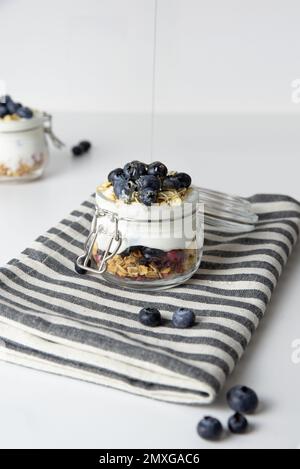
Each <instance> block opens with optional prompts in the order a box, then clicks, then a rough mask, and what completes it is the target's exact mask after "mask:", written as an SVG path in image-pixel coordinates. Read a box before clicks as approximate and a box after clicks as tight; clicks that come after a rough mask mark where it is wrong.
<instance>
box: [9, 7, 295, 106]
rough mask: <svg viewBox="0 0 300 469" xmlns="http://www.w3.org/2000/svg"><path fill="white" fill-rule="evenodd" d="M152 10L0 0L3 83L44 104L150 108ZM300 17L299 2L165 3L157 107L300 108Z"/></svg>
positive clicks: (161, 9)
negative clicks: (299, 98)
mask: <svg viewBox="0 0 300 469" xmlns="http://www.w3.org/2000/svg"><path fill="white" fill-rule="evenodd" d="M153 8H154V0H85V1H83V0H51V1H40V0H0V30H1V41H0V57H1V65H0V79H3V80H6V81H7V84H8V89H9V91H10V92H11V94H12V95H14V96H16V97H17V98H18V99H20V100H25V101H26V102H27V103H29V104H31V105H34V106H36V107H39V108H43V109H48V110H52V111H53V110H76V111H78V110H80V111H101V112H114V111H121V112H147V111H149V110H150V107H151V80H152V73H151V69H152V48H153ZM299 17H300V3H299V1H298V0H243V1H240V0H226V1H224V0H158V22H157V75H156V78H157V99H156V107H157V110H158V111H160V112H188V113H189V112H193V113H194V112H196V113H198V112H201V113H203V112H230V113H232V112H298V111H299V108H300V105H299V106H298V107H297V106H295V105H293V104H292V103H291V99H290V95H291V81H292V80H294V79H296V78H298V77H299V76H300V63H299V60H298V56H299V43H300V29H299ZM3 58H4V60H3Z"/></svg>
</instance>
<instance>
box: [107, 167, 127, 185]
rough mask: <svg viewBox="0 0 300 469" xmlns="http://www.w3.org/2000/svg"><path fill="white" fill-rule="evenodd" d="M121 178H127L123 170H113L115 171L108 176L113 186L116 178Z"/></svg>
mask: <svg viewBox="0 0 300 469" xmlns="http://www.w3.org/2000/svg"><path fill="white" fill-rule="evenodd" d="M119 176H122V177H125V175H124V172H123V169H122V168H116V169H113V170H112V171H111V172H110V173H109V175H108V176H107V179H108V180H109V182H111V183H112V184H113V182H114V180H115V178H117V177H119Z"/></svg>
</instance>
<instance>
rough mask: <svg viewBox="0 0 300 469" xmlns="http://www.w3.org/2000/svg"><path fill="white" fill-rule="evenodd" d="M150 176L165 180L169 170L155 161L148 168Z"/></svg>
mask: <svg viewBox="0 0 300 469" xmlns="http://www.w3.org/2000/svg"><path fill="white" fill-rule="evenodd" d="M148 174H152V175H153V176H159V177H160V178H164V177H166V175H167V174H168V168H167V167H166V166H165V165H164V164H163V163H161V162H160V161H154V163H150V164H149V166H148Z"/></svg>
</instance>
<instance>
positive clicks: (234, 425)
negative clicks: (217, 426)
mask: <svg viewBox="0 0 300 469" xmlns="http://www.w3.org/2000/svg"><path fill="white" fill-rule="evenodd" d="M247 427H248V420H247V419H246V417H244V415H242V414H239V413H238V412H236V413H235V414H233V415H232V416H231V417H229V419H228V428H229V430H230V431H231V433H244V432H245V431H246V430H247Z"/></svg>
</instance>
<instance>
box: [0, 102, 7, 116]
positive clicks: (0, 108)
mask: <svg viewBox="0 0 300 469" xmlns="http://www.w3.org/2000/svg"><path fill="white" fill-rule="evenodd" d="M7 114H8V110H7V107H6V105H5V104H0V117H5V116H6V115H7Z"/></svg>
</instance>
